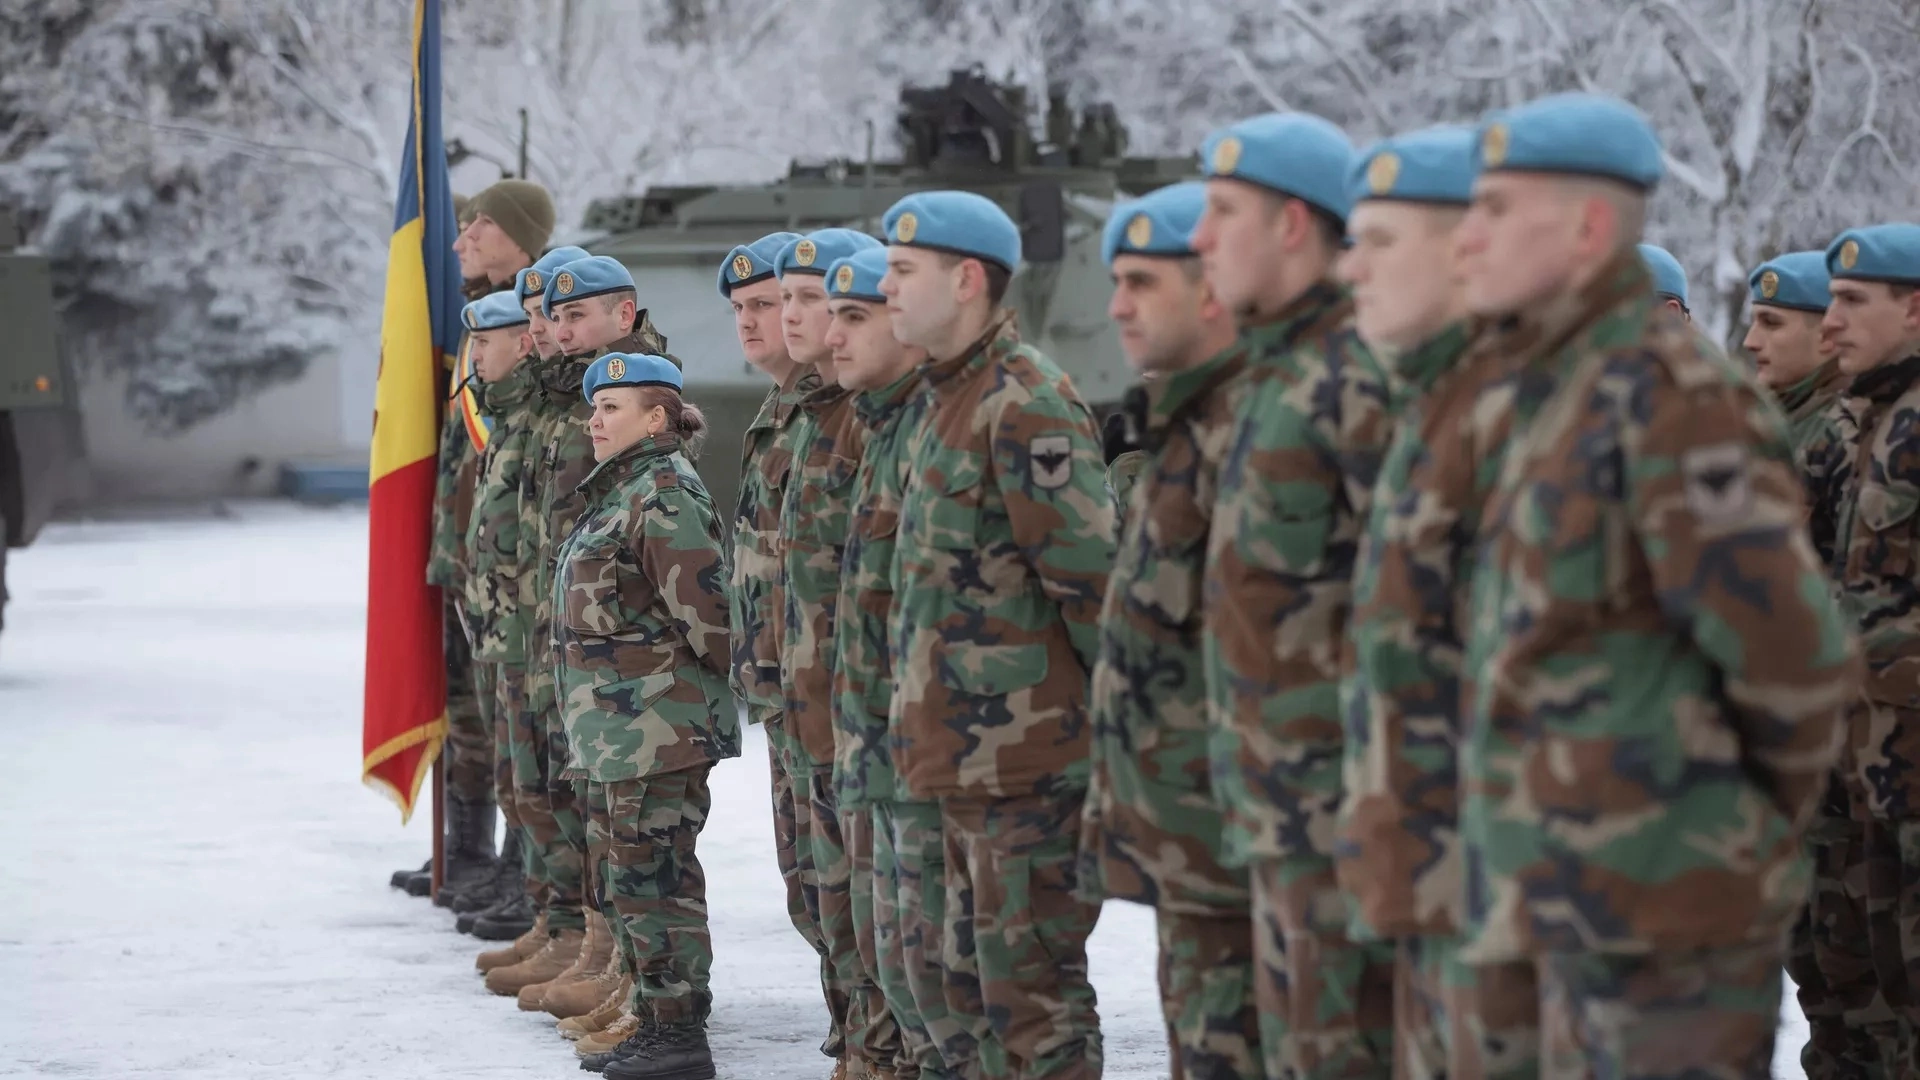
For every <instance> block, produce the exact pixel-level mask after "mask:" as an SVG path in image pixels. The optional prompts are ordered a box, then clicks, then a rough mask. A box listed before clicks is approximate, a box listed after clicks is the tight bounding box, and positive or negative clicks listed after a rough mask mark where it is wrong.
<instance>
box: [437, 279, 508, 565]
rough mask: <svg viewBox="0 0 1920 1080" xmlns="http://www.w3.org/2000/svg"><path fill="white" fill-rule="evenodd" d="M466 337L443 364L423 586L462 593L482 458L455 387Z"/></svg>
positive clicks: (477, 288) (479, 283)
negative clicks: (443, 386)
mask: <svg viewBox="0 0 1920 1080" xmlns="http://www.w3.org/2000/svg"><path fill="white" fill-rule="evenodd" d="M492 291H493V285H492V283H490V282H489V281H487V279H486V278H475V279H473V280H471V281H467V282H464V283H462V284H461V286H460V294H461V295H462V296H464V297H466V298H467V299H468V300H478V299H480V298H481V297H483V296H485V295H487V294H488V293H490V292H492ZM467 345H468V335H467V333H466V332H465V331H461V333H460V343H459V345H458V346H457V347H455V349H454V351H453V355H451V356H448V357H445V358H444V359H443V361H442V364H443V366H444V367H445V368H446V369H447V383H446V387H447V389H446V395H447V396H446V400H444V401H442V402H441V403H440V447H439V454H438V459H437V460H438V466H439V468H438V472H437V474H436V476H435V479H434V487H433V546H432V547H431V548H430V549H429V550H428V554H427V584H429V585H438V586H440V587H441V588H443V589H452V590H454V591H455V595H461V594H462V592H463V591H464V588H465V580H466V574H467V565H468V558H467V551H466V539H467V519H468V517H469V516H470V515H471V514H472V512H473V486H474V483H475V480H476V477H477V476H478V473H479V465H480V455H479V453H478V452H477V451H475V450H474V448H473V438H472V437H471V436H470V435H468V434H467V424H466V419H465V418H464V417H463V416H462V415H461V413H460V403H459V400H458V395H459V394H460V393H461V391H462V388H461V387H460V386H457V385H455V384H454V381H453V376H454V372H456V371H457V370H458V369H459V367H460V364H459V357H460V355H461V354H463V353H465V352H466V350H467Z"/></svg>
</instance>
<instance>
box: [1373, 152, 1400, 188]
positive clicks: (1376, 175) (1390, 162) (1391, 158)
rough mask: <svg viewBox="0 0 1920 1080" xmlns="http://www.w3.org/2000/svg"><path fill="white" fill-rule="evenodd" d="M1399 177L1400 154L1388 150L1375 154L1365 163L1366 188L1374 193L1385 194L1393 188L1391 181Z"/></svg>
mask: <svg viewBox="0 0 1920 1080" xmlns="http://www.w3.org/2000/svg"><path fill="white" fill-rule="evenodd" d="M1398 179H1400V155H1398V154H1395V153H1394V152H1393V151H1391V150H1389V151H1386V152H1385V153H1382V154H1379V155H1376V156H1375V157H1374V159H1373V160H1372V161H1371V162H1368V163H1367V190H1368V191H1371V192H1373V193H1374V194H1375V195H1385V194H1386V193H1387V192H1389V191H1392V190H1393V182H1394V181H1395V180H1398Z"/></svg>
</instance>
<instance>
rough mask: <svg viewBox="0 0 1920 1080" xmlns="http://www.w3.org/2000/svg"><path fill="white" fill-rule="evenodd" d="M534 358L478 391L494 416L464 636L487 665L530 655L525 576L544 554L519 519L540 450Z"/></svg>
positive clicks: (479, 488)
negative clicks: (533, 442)
mask: <svg viewBox="0 0 1920 1080" xmlns="http://www.w3.org/2000/svg"><path fill="white" fill-rule="evenodd" d="M531 363H532V362H531V361H530V360H523V361H522V362H521V363H519V364H517V365H515V367H514V369H513V371H512V372H510V373H508V375H507V376H506V377H505V378H503V379H501V380H500V381H499V382H496V383H488V384H482V385H479V386H476V387H475V388H474V393H475V394H476V395H477V396H478V397H479V399H480V407H481V410H482V411H483V412H485V413H486V414H487V415H488V416H491V417H493V435H492V436H491V437H490V438H489V439H488V440H487V448H486V449H485V450H484V451H482V452H481V454H480V462H479V476H478V481H477V483H476V485H475V489H474V496H473V511H472V513H471V515H470V516H469V517H468V519H467V539H466V551H467V558H468V566H467V574H466V592H465V600H466V604H465V615H466V619H467V637H468V638H469V640H471V641H472V642H473V658H474V659H475V660H477V661H480V662H482V663H494V664H506V663H511V664H525V663H526V662H527V659H528V658H527V648H526V645H527V643H526V635H527V612H526V611H525V610H523V609H522V607H521V603H520V600H521V587H520V581H521V578H522V577H523V576H525V575H526V574H528V573H531V572H532V570H533V565H534V563H535V562H537V561H538V554H539V553H538V552H537V551H535V550H534V548H533V546H532V545H531V544H529V543H527V542H525V541H524V540H523V538H522V536H521V527H522V526H521V521H520V489H521V486H522V483H523V473H524V472H525V470H526V466H527V458H528V455H529V453H530V452H531V453H533V454H534V455H536V456H537V455H538V452H539V451H538V448H533V447H530V446H529V445H528V438H529V432H530V427H531V422H532V419H533V398H534V395H535V394H536V393H538V390H539V387H538V386H537V384H536V383H535V381H534V375H533V371H532V368H531ZM542 658H544V654H543V656H542Z"/></svg>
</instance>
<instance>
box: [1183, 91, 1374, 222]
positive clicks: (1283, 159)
mask: <svg viewBox="0 0 1920 1080" xmlns="http://www.w3.org/2000/svg"><path fill="white" fill-rule="evenodd" d="M1200 168H1201V171H1202V172H1203V173H1205V174H1206V176H1207V177H1208V178H1209V179H1213V178H1231V179H1234V180H1244V181H1246V182H1247V183H1249V184H1258V185H1260V186H1261V187H1264V188H1268V189H1271V190H1273V191H1277V192H1279V193H1281V194H1282V195H1291V196H1293V197H1294V198H1296V199H1299V200H1301V201H1302V202H1305V203H1307V204H1308V205H1311V206H1315V207H1318V208H1319V209H1321V210H1324V211H1326V212H1327V213H1329V214H1332V215H1333V216H1334V217H1336V218H1339V219H1340V220H1341V221H1343V222H1344V221H1346V220H1347V214H1348V213H1350V212H1351V211H1352V210H1353V204H1352V202H1351V201H1350V200H1349V199H1348V197H1347V174H1348V173H1349V172H1351V171H1352V169H1353V143H1352V142H1351V141H1350V140H1348V138H1347V135H1346V132H1344V131H1341V130H1340V129H1339V128H1338V127H1336V126H1335V125H1334V124H1333V123H1332V122H1331V121H1328V120H1323V119H1321V118H1320V117H1318V116H1315V115H1313V114H1312V113H1299V112H1289V113H1278V112H1276V113H1262V114H1261V115H1259V116H1254V117H1249V118H1247V119H1245V120H1242V121H1240V122H1239V123H1237V124H1229V125H1228V126H1226V127H1223V128H1221V129H1220V130H1218V131H1216V132H1214V133H1213V134H1211V135H1209V136H1207V141H1206V142H1205V143H1203V144H1201V147H1200Z"/></svg>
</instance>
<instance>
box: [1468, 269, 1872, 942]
mask: <svg viewBox="0 0 1920 1080" xmlns="http://www.w3.org/2000/svg"><path fill="white" fill-rule="evenodd" d="M1530 317H1531V318H1534V319H1537V320H1538V322H1537V323H1536V327H1537V333H1539V334H1540V336H1541V338H1542V339H1543V340H1542V344H1541V346H1540V347H1539V348H1538V349H1537V350H1536V351H1535V357H1534V358H1530V359H1529V362H1527V363H1526V364H1525V365H1524V366H1523V367H1522V368H1520V369H1519V370H1518V371H1517V373H1516V376H1515V377H1516V379H1517V380H1518V385H1517V390H1516V398H1515V407H1514V418H1513V428H1512V431H1513V434H1512V437H1511V439H1510V441H1509V443H1508V450H1507V455H1506V458H1505V460H1504V461H1503V462H1502V463H1501V470H1500V475H1499V478H1498V480H1497V481H1496V484H1495V486H1494V490H1493V491H1492V493H1491V495H1490V496H1489V498H1488V501H1487V505H1486V510H1485V514H1484V516H1483V518H1482V525H1481V531H1480V536H1479V538H1478V547H1477V554H1476V558H1475V562H1474V568H1473V583H1472V592H1471V601H1470V606H1469V610H1468V616H1467V623H1466V627H1467V640H1466V645H1467V651H1466V661H1465V671H1466V679H1467V686H1466V694H1465V698H1464V700H1465V701H1466V703H1467V705H1466V731H1467V737H1466V739H1465V745H1464V747H1463V748H1462V753H1461V787H1462V797H1463V801H1462V805H1461V810H1460V816H1461V822H1460V835H1461V843H1462V846H1463V850H1464V853H1465V861H1466V873H1467V905H1466V918H1467V925H1466V926H1464V927H1463V928H1462V931H1463V933H1464V934H1465V936H1466V938H1467V946H1468V948H1467V951H1466V953H1465V957H1466V958H1467V959H1468V960H1469V961H1470V962H1474V963H1484V962H1494V961H1502V960H1510V959H1519V958H1521V957H1524V956H1529V955H1537V954H1539V953H1541V952H1583V953H1625V954H1644V953H1648V952H1651V951H1660V952H1668V951H1672V952H1680V951H1686V950H1692V949H1708V948H1716V947H1723V946H1728V945H1733V944H1736V943H1742V942H1750V941H1770V942H1771V941H1778V940H1780V939H1781V938H1782V936H1783V935H1784V934H1785V933H1786V929H1787V925H1788V923H1789V922H1791V921H1792V919H1793V917H1794V915H1795V912H1797V911H1798V910H1799V908H1800V906H1801V904H1802V903H1803V902H1804V900H1805V899H1806V894H1807V887H1808V884H1809V876H1808V868H1807V865H1806V862H1805V860H1804V859H1803V858H1802V857H1801V855H1800V852H1799V840H1800V834H1801V831H1802V829H1803V828H1804V826H1805V824H1806V822H1807V821H1808V819H1809V818H1810V816H1811V815H1812V813H1813V810H1814V807H1815V803H1816V801H1817V800H1818V798H1819V796H1820V795H1821V794H1822V792H1823V790H1824V787H1825V783H1826V775H1827V770H1828V768H1829V767H1830V766H1831V765H1832V763H1833V761H1834V758H1835V755H1836V754H1837V752H1838V751H1839V747H1840V710H1841V709H1842V707H1843V706H1844V705H1845V704H1846V702H1847V701H1848V700H1850V699H1851V698H1852V697H1853V695H1854V694H1855V693H1857V691H1858V688H1859V664H1858V654H1857V650H1856V648H1855V644H1854V641H1853V639H1852V635H1851V634H1850V633H1849V632H1848V630H1847V627H1846V619H1845V616H1844V614H1843V613H1842V612H1841V610H1840V608H1839V606H1838V605H1837V604H1836V603H1834V601H1833V599H1832V597H1831V595H1830V593H1829V590H1828V588H1827V586H1826V583H1825V581H1824V580H1823V578H1822V575H1821V572H1820V566H1819V563H1818V560H1817V559H1816V558H1815V556H1814V553H1813V550H1812V548H1811V546H1810V545H1809V544H1808V542H1807V538H1806V533H1805V530H1804V529H1803V527H1802V514H1803V505H1802V494H1801V485H1800V484H1799V482H1798V481H1797V479H1796V477H1795V475H1794V469H1793V464H1792V453H1791V451H1790V450H1789V448H1788V446H1787V440H1786V433H1785V431H1784V429H1783V428H1782V425H1781V423H1780V416H1779V411H1778V410H1777V409H1776V408H1774V407H1773V405H1772V404H1771V403H1769V402H1767V401H1766V400H1764V399H1763V398H1762V397H1761V395H1760V392H1759V389H1758V387H1757V386H1755V385H1754V384H1753V382H1752V380H1751V378H1750V377H1749V376H1747V375H1746V374H1744V373H1740V372H1735V371H1734V370H1733V369H1731V368H1730V367H1728V366H1727V365H1724V364H1722V363H1719V362H1717V361H1715V360H1714V359H1713V358H1712V357H1710V356H1707V355H1704V354H1703V352H1702V351H1701V349H1700V348H1699V346H1698V344H1697V343H1696V340H1695V335H1694V334H1693V332H1692V330H1691V329H1690V328H1689V326H1688V324H1687V323H1686V321H1685V320H1684V319H1682V318H1681V317H1679V316H1678V315H1676V314H1673V313H1671V312H1669V311H1668V310H1667V309H1666V308H1665V307H1663V306H1661V305H1659V304H1658V303H1656V301H1655V298H1654V296H1653V292H1652V285H1651V282H1650V279H1649V278H1648V275H1647V273H1646V271H1645V269H1644V268H1642V266H1641V265H1640V262H1639V260H1638V259H1637V258H1634V257H1632V256H1631V255H1629V256H1627V257H1625V258H1623V259H1621V260H1619V261H1618V262H1616V264H1614V265H1613V266H1611V267H1608V268H1606V269H1605V270H1604V272H1603V273H1602V274H1601V275H1600V276H1599V277H1598V278H1596V279H1595V281H1594V282H1593V283H1592V284H1591V285H1589V286H1588V287H1586V288H1585V289H1582V290H1579V291H1577V292H1575V293H1573V294H1570V295H1568V296H1566V297H1564V298H1561V299H1559V300H1557V301H1553V302H1550V303H1548V304H1546V305H1542V307H1541V309H1540V310H1538V311H1536V312H1535V313H1534V314H1533V315H1532V316H1530Z"/></svg>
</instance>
